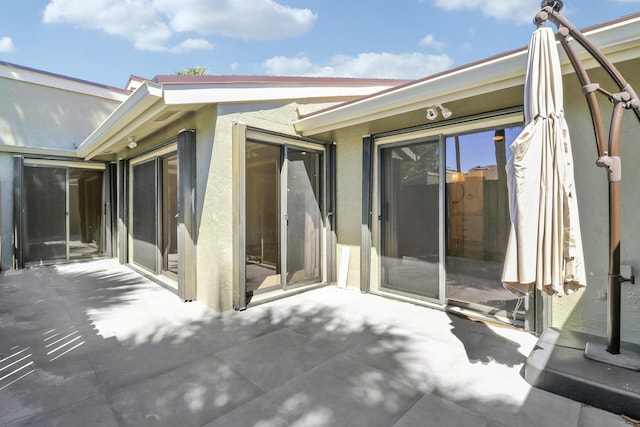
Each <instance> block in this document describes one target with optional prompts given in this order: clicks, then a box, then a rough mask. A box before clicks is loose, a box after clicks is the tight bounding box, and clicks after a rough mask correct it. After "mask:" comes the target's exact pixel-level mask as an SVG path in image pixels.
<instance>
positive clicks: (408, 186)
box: [380, 140, 440, 300]
mask: <svg viewBox="0 0 640 427" xmlns="http://www.w3.org/2000/svg"><path fill="white" fill-rule="evenodd" d="M439 156H440V150H439V142H438V141H437V140H436V141H427V142H421V143H418V144H409V145H402V146H393V147H389V148H383V149H381V150H380V161H381V171H382V175H381V176H382V179H381V187H380V189H381V198H380V199H381V202H380V203H381V206H380V220H381V229H382V233H381V264H382V265H381V267H382V278H381V280H382V281H381V285H382V287H383V288H388V289H391V290H396V291H400V292H406V293H410V294H416V295H421V296H423V297H426V298H428V299H434V300H439V299H440V255H439V254H440V239H439V234H440V232H439V217H440V216H439V212H440V192H439V188H440V173H439V169H440V168H439V158H440V157H439Z"/></svg>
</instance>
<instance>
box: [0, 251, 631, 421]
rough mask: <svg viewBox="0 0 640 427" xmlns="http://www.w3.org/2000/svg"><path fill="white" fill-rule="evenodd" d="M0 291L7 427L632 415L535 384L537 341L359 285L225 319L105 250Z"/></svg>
mask: <svg viewBox="0 0 640 427" xmlns="http://www.w3.org/2000/svg"><path fill="white" fill-rule="evenodd" d="M0 292H1V293H2V296H3V297H2V299H1V300H0V327H1V328H0V354H1V355H2V356H1V360H0V424H2V425H25V424H34V425H54V426H55V425H60V426H62V425H65V426H66V425H100V426H109V425H114V426H117V425H167V426H175V425H182V426H199V425H209V426H284V425H299V426H302V425H304V426H338V425H345V426H414V425H434V426H435V425H437V426H442V425H455V426H459V425H473V426H478V425H555V426H560V425H567V426H577V425H583V421H584V419H585V418H584V417H585V416H589V419H592V420H597V421H598V422H600V421H606V423H607V425H616V423H618V422H619V423H620V425H624V423H622V421H621V420H620V419H619V418H617V417H615V416H613V415H611V414H609V413H606V412H603V411H597V410H594V409H592V408H584V407H582V405H580V404H578V403H576V402H573V401H570V400H568V399H564V398H560V397H558V396H554V395H551V394H549V393H546V392H543V391H540V390H536V389H532V388H531V387H530V386H528V385H527V384H526V382H525V381H524V380H523V379H522V377H521V375H520V372H519V371H520V368H521V367H522V364H523V363H524V360H525V358H526V355H527V354H528V353H529V352H530V351H531V348H532V346H533V344H534V343H535V337H533V336H531V335H529V334H525V333H522V332H519V331H514V330H510V329H503V328H496V327H493V326H488V325H486V324H483V323H479V322H470V321H468V320H466V319H461V318H458V317H455V316H447V315H446V314H445V313H443V312H439V311H435V310H430V309H426V308H423V307H419V306H415V305H411V304H407V303H402V302H397V301H390V300H386V299H383V298H380V297H376V296H372V295H363V294H360V293H359V292H357V291H348V290H340V289H337V288H335V287H327V288H324V289H319V290H315V291H312V292H308V293H305V294H301V295H297V296H295V297H291V298H287V299H284V300H280V301H276V302H273V303H269V304H265V305H261V306H256V307H253V308H250V309H249V310H247V311H245V312H229V313H223V314H218V313H214V312H212V311H210V310H208V309H206V308H205V307H203V306H202V305H200V304H199V303H183V302H181V301H180V300H179V299H178V298H177V297H175V296H174V295H173V294H171V293H170V292H168V291H166V290H164V289H162V288H161V287H159V286H157V285H155V284H153V283H151V282H149V281H148V280H146V279H145V278H143V277H141V276H139V275H137V274H136V273H134V272H132V271H131V270H129V269H127V268H125V267H122V266H120V265H118V264H117V263H115V262H114V261H112V260H107V261H97V262H91V263H84V264H70V265H63V266H58V267H40V268H34V269H30V270H22V271H11V272H5V273H3V274H2V275H0ZM612 423H613V424H612ZM594 425H596V424H594Z"/></svg>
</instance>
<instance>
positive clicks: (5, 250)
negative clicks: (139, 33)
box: [0, 78, 120, 270]
mask: <svg viewBox="0 0 640 427" xmlns="http://www.w3.org/2000/svg"><path fill="white" fill-rule="evenodd" d="M0 99H2V102H0V152H3V153H0V206H1V209H0V245H1V247H0V252H1V256H0V267H1V268H2V269H3V270H4V269H9V268H12V260H13V154H14V153H21V152H22V151H23V150H25V149H27V150H29V149H33V148H36V149H45V150H44V151H42V154H46V153H47V152H49V151H47V150H62V152H56V151H52V152H51V153H52V154H58V155H59V154H63V153H66V152H68V153H69V155H72V154H73V153H72V151H73V150H74V149H75V148H76V146H77V145H79V144H80V143H81V142H82V141H83V140H84V139H85V138H86V137H87V136H88V135H89V134H91V132H93V130H94V129H95V128H96V127H98V125H99V124H100V123H101V122H102V121H104V120H105V119H106V118H107V117H108V115H109V114H111V112H112V111H113V110H114V109H115V108H116V107H117V106H118V105H119V104H120V102H119V101H114V100H108V99H105V98H99V97H96V96H91V95H85V94H81V93H76V92H71V91H68V90H60V89H55V88H52V87H46V86H40V85H36V84H32V83H25V82H21V81H17V80H11V79H5V78H0ZM29 152H33V151H29ZM65 155H66V154H65Z"/></svg>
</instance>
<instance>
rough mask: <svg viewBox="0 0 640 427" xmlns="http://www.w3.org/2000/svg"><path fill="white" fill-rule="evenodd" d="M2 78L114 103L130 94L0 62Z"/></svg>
mask: <svg viewBox="0 0 640 427" xmlns="http://www.w3.org/2000/svg"><path fill="white" fill-rule="evenodd" d="M0 78H5V79H11V80H15V81H19V82H23V83H30V84H35V85H39V86H45V87H50V88H53V89H59V90H65V91H68V92H76V93H80V94H83V95H90V96H95V97H98V98H104V99H108V100H112V101H120V102H122V101H124V100H125V99H127V98H128V97H129V94H130V92H129V91H127V90H124V89H118V88H114V87H110V86H105V85H101V84H97V83H92V82H88V81H85V80H80V79H74V78H72V77H67V76H63V75H60V74H55V73H49V72H46V71H41V70H36V69H34V68H29V67H23V66H20V65H16V64H11V63H8V62H3V61H0Z"/></svg>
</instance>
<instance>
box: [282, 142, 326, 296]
mask: <svg viewBox="0 0 640 427" xmlns="http://www.w3.org/2000/svg"><path fill="white" fill-rule="evenodd" d="M320 167H321V166H320V153H317V152H312V151H307V150H300V149H296V148H291V147H288V148H287V194H286V197H287V201H286V204H287V247H286V260H287V261H286V269H287V280H286V284H287V285H292V284H300V283H310V282H320V281H321V269H320V264H321V238H320V237H321V230H322V214H321V209H320V207H321V202H320V197H321V192H320V190H321V187H320V185H321V182H322V180H321V178H322V174H321V172H320Z"/></svg>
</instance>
